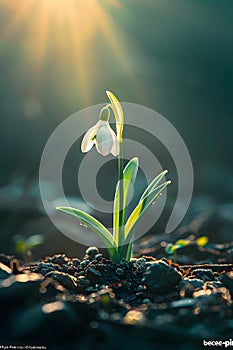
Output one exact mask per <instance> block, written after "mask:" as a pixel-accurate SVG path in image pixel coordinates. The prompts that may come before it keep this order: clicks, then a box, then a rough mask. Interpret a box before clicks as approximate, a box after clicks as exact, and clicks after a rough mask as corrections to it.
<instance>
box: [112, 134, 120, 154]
mask: <svg viewBox="0 0 233 350" xmlns="http://www.w3.org/2000/svg"><path fill="white" fill-rule="evenodd" d="M111 133H112V137H113V146H112V150H111V153H112V155H114V157H116V156H117V155H118V153H119V151H120V147H119V141H118V139H117V136H116V134H115V132H114V131H113V130H112V129H111Z"/></svg>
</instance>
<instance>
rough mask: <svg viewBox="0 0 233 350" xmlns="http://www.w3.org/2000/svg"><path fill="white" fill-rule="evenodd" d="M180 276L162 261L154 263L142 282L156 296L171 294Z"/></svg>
mask: <svg viewBox="0 0 233 350" xmlns="http://www.w3.org/2000/svg"><path fill="white" fill-rule="evenodd" d="M180 280H181V274H180V273H179V272H178V271H177V270H176V269H175V268H174V267H173V266H170V265H168V264H166V263H165V262H164V261H161V260H160V261H156V262H154V263H153V264H151V266H150V267H149V268H148V270H147V271H146V273H145V275H144V277H143V279H142V282H143V283H144V284H145V285H146V286H147V288H148V290H149V291H152V292H155V293H157V294H163V293H168V292H171V291H172V290H173V289H174V288H175V286H177V284H178V283H179V282H180Z"/></svg>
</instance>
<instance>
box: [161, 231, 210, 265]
mask: <svg viewBox="0 0 233 350" xmlns="http://www.w3.org/2000/svg"><path fill="white" fill-rule="evenodd" d="M208 242H209V238H208V237H207V236H201V237H198V238H197V239H196V240H195V241H193V240H190V239H178V241H176V242H175V243H174V244H172V243H169V244H168V245H167V246H166V248H165V252H166V253H167V254H170V255H173V259H174V261H175V262H176V257H177V255H176V252H177V250H179V249H180V248H183V247H185V246H187V245H191V244H193V243H196V244H197V245H198V246H199V247H204V246H205V245H206V244H207V243H208Z"/></svg>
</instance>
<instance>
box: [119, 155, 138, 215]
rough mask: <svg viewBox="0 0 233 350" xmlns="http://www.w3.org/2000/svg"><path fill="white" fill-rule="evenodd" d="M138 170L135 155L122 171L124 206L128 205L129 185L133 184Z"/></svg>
mask: <svg viewBox="0 0 233 350" xmlns="http://www.w3.org/2000/svg"><path fill="white" fill-rule="evenodd" d="M137 172H138V158H137V157H135V158H133V159H131V160H130V161H129V163H128V164H127V165H126V167H125V169H124V171H123V186H124V208H123V209H125V208H126V206H127V205H128V200H129V197H130V189H131V186H132V185H134V182H135V180H136V176H137Z"/></svg>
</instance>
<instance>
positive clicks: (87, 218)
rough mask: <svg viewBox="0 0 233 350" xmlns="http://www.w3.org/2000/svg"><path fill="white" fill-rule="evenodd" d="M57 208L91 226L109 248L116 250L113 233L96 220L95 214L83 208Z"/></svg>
mask: <svg viewBox="0 0 233 350" xmlns="http://www.w3.org/2000/svg"><path fill="white" fill-rule="evenodd" d="M56 209H57V210H59V211H62V212H64V213H66V214H69V215H72V216H74V217H75V218H76V219H78V220H79V221H80V222H81V223H83V224H84V225H86V226H87V227H89V228H90V229H91V230H92V231H93V232H95V233H96V234H97V236H98V237H99V238H100V239H101V241H102V242H103V243H104V244H105V245H106V247H107V248H110V249H112V250H113V251H114V250H115V247H114V243H113V238H112V235H111V233H110V232H109V230H108V229H107V228H106V227H105V226H104V225H103V224H101V222H99V221H98V220H96V219H95V218H94V217H93V216H91V215H89V214H87V213H85V212H83V211H81V210H78V209H75V208H70V207H57V208H56Z"/></svg>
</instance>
